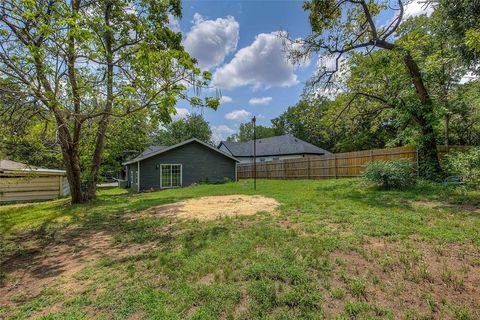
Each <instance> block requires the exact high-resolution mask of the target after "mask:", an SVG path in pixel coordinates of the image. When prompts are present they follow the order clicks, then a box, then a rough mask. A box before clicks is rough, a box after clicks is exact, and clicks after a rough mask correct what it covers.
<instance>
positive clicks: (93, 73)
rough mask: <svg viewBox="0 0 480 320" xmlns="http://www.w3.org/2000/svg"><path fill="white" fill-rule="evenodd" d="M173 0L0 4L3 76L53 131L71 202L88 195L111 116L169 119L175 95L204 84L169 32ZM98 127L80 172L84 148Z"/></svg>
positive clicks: (176, 0) (176, 6)
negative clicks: (145, 114)
mask: <svg viewBox="0 0 480 320" xmlns="http://www.w3.org/2000/svg"><path fill="white" fill-rule="evenodd" d="M180 15H181V4H180V0H164V1H163V0H149V1H146V0H98V1H87V0H45V1H25V0H7V1H2V3H0V77H1V78H2V79H8V80H9V81H11V82H13V83H14V84H15V85H17V86H18V87H20V88H21V90H22V92H23V93H26V94H28V95H29V97H30V98H31V99H32V100H35V102H36V103H35V106H36V107H37V110H36V112H38V114H41V115H43V116H44V117H45V118H47V119H50V120H53V121H54V122H55V125H56V131H57V136H58V141H59V144H60V147H61V151H62V156H63V162H64V167H65V169H66V171H67V177H68V181H69V185H70V190H71V194H72V202H73V203H79V202H83V201H89V200H92V199H94V198H95V193H96V184H97V179H98V174H99V171H100V166H101V163H102V158H103V153H104V147H105V139H106V133H107V130H108V127H109V124H110V123H111V119H112V118H113V117H123V116H126V115H129V114H131V113H134V112H137V111H140V110H148V111H150V112H151V113H152V115H151V116H152V117H158V118H161V119H165V120H167V119H168V118H169V114H170V113H172V112H174V105H175V103H176V101H177V99H179V98H183V99H187V100H190V102H191V103H192V104H193V105H203V104H206V105H208V106H210V107H213V108H216V107H217V106H218V99H211V98H206V99H205V101H203V100H202V99H200V98H198V97H192V98H191V99H189V98H188V96H187V95H186V89H187V88H188V87H189V86H193V87H195V88H198V87H202V86H204V85H206V83H207V82H206V81H207V80H208V79H209V76H210V75H209V74H208V73H203V74H202V73H201V71H200V70H199V69H198V68H196V67H195V61H194V60H193V59H192V58H191V57H190V56H189V55H188V53H186V52H185V50H184V49H183V47H182V45H181V34H180V33H177V32H174V31H172V30H171V29H170V28H169V22H170V18H171V17H172V16H173V17H179V16H180ZM86 127H90V128H95V132H94V134H93V137H94V140H93V145H92V146H91V148H92V150H93V151H92V153H91V157H90V159H89V164H88V165H87V167H86V168H85V171H84V172H83V176H84V177H85V180H86V181H85V184H86V188H82V178H81V175H82V170H81V163H80V157H81V154H80V152H81V142H82V139H83V138H84V131H85V128H86Z"/></svg>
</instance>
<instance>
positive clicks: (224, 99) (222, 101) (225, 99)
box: [220, 96, 233, 104]
mask: <svg viewBox="0 0 480 320" xmlns="http://www.w3.org/2000/svg"><path fill="white" fill-rule="evenodd" d="M232 101H233V99H232V98H230V97H229V96H222V97H221V98H220V104H226V103H230V102H232Z"/></svg>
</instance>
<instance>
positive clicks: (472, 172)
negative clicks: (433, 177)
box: [446, 148, 480, 186]
mask: <svg viewBox="0 0 480 320" xmlns="http://www.w3.org/2000/svg"><path fill="white" fill-rule="evenodd" d="M446 169H447V171H448V173H449V174H450V175H453V176H458V177H460V178H461V179H462V180H463V182H465V183H466V184H467V185H471V186H479V185H480V148H472V149H469V150H468V151H466V152H455V153H451V154H449V155H447V157H446Z"/></svg>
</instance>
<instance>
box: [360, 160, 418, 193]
mask: <svg viewBox="0 0 480 320" xmlns="http://www.w3.org/2000/svg"><path fill="white" fill-rule="evenodd" d="M363 177H364V179H366V180H367V181H369V182H372V183H374V184H376V185H378V186H381V187H383V188H385V189H391V188H402V187H407V186H410V185H413V184H414V183H415V181H416V173H415V169H414V167H413V163H412V161H411V160H409V159H400V160H394V161H374V162H371V163H369V164H368V165H367V168H366V169H365V171H364V173H363Z"/></svg>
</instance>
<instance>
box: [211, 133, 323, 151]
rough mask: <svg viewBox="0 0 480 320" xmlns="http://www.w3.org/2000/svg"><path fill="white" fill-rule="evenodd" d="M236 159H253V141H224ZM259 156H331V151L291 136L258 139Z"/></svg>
mask: <svg viewBox="0 0 480 320" xmlns="http://www.w3.org/2000/svg"><path fill="white" fill-rule="evenodd" d="M222 144H223V145H224V146H225V147H226V148H227V149H228V150H229V151H230V153H231V154H232V155H233V156H234V157H253V140H252V141H247V142H229V141H222V142H221V143H220V144H219V146H218V147H219V148H220V147H221V145H222ZM256 148H257V152H256V153H257V156H258V157H265V156H281V155H291V154H318V155H322V154H330V152H329V151H327V150H325V149H322V148H319V147H317V146H314V145H313V144H311V143H308V142H306V141H303V140H300V139H298V138H296V137H294V136H293V135H291V134H286V135H283V136H276V137H271V138H264V139H257V145H256Z"/></svg>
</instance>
